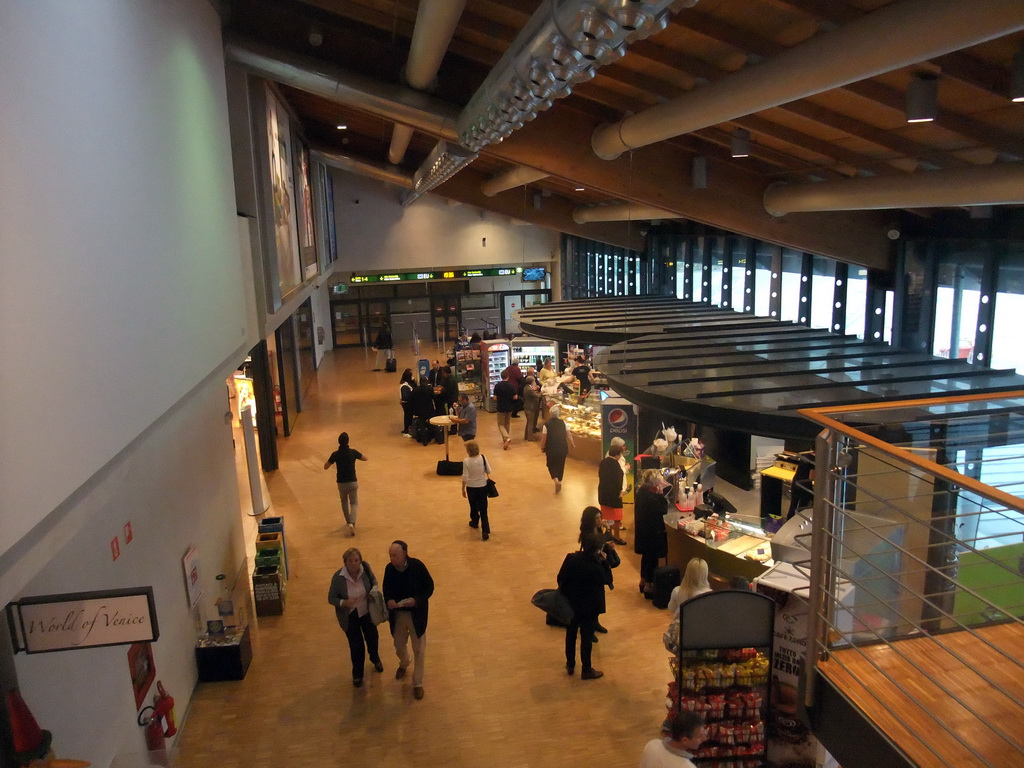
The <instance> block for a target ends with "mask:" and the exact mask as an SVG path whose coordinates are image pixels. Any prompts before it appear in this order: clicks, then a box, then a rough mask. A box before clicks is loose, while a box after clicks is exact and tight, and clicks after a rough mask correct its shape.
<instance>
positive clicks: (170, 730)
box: [153, 680, 178, 738]
mask: <svg viewBox="0 0 1024 768" xmlns="http://www.w3.org/2000/svg"><path fill="white" fill-rule="evenodd" d="M156 690H157V695H156V696H154V697H153V710H154V711H153V717H155V718H157V719H158V720H163V721H164V722H165V723H166V724H167V727H166V728H164V736H166V737H167V738H170V737H171V736H174V735H176V734H177V733H178V727H177V726H176V725H175V724H174V697H173V696H171V695H170V694H169V693H167V691H166V690H165V689H164V684H163V682H162V681H160V680H157V681H156Z"/></svg>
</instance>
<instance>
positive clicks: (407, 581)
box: [384, 541, 434, 699]
mask: <svg viewBox="0 0 1024 768" xmlns="http://www.w3.org/2000/svg"><path fill="white" fill-rule="evenodd" d="M388 557H390V558H391V562H390V563H388V564H387V566H386V567H385V568H384V600H385V604H386V605H387V607H388V611H389V612H390V613H389V615H388V621H389V622H390V624H391V635H392V637H393V638H394V640H395V653H396V654H398V670H397V671H396V672H395V679H396V680H401V679H402V678H403V677H405V670H406V668H407V667H408V666H409V663H410V659H409V641H410V640H412V652H413V656H414V659H415V664H414V666H413V670H412V693H413V696H415V697H416V698H417V699H422V698H423V664H424V659H425V656H426V652H427V638H426V631H427V608H428V604H429V600H430V596H431V595H432V594H434V580H433V579H432V578H431V577H430V571H428V570H427V566H425V565H424V564H423V563H422V562H421V561H419V560H417V559H416V558H414V557H409V545H408V544H406V543H405V542H404V541H394V542H392V544H391V546H390V547H389V548H388Z"/></svg>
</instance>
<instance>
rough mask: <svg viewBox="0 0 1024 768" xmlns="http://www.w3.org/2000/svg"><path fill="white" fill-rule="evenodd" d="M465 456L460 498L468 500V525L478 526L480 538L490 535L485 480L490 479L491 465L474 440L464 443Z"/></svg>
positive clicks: (484, 538) (486, 537)
mask: <svg viewBox="0 0 1024 768" xmlns="http://www.w3.org/2000/svg"><path fill="white" fill-rule="evenodd" d="M466 454H467V455H466V458H465V460H463V462H462V498H464V499H468V500H469V527H470V528H477V527H479V528H480V533H481V538H482V539H483V540H484V541H487V539H489V538H490V537H491V524H490V522H489V521H488V519H487V481H488V480H490V479H491V465H490V462H488V461H487V457H486V456H482V455H481V454H480V445H479V443H477V442H476V440H470V441H469V442H467V443H466Z"/></svg>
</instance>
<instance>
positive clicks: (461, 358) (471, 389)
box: [455, 344, 484, 408]
mask: <svg viewBox="0 0 1024 768" xmlns="http://www.w3.org/2000/svg"><path fill="white" fill-rule="evenodd" d="M455 381H457V382H458V385H459V394H460V395H462V394H466V395H469V401H470V402H471V403H473V405H475V406H477V407H478V408H479V407H480V406H481V405H482V404H483V401H484V399H483V386H482V382H483V379H482V377H481V375H480V347H478V346H473V345H468V344H467V345H459V344H457V345H456V346H455Z"/></svg>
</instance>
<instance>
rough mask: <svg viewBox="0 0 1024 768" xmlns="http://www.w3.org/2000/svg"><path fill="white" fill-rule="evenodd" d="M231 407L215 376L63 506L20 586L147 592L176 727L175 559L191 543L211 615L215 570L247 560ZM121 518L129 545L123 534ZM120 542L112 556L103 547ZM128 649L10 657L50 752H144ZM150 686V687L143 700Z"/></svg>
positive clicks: (186, 631) (186, 665)
mask: <svg viewBox="0 0 1024 768" xmlns="http://www.w3.org/2000/svg"><path fill="white" fill-rule="evenodd" d="M227 409H228V400H227V394H226V389H225V385H224V381H223V379H220V378H219V377H214V378H212V379H211V380H209V381H208V382H207V383H205V384H203V385H201V386H200V387H199V389H198V390H197V391H196V392H195V393H194V394H192V395H190V396H189V397H187V398H186V399H185V400H184V401H183V402H182V403H180V404H179V405H178V406H177V407H175V408H174V409H173V410H172V411H171V412H170V413H169V414H168V415H167V416H165V417H164V418H163V419H161V420H160V421H159V422H158V423H157V424H156V425H154V426H153V427H152V428H151V429H149V430H147V432H146V433H145V434H144V435H143V436H142V437H141V438H140V439H139V440H138V441H136V443H135V444H133V445H132V446H130V448H129V449H128V450H127V451H125V452H124V453H123V454H122V455H121V456H119V457H118V458H117V459H116V460H115V461H114V462H113V463H112V464H111V465H110V466H109V467H107V468H106V469H105V470H104V471H103V472H102V473H100V475H99V476H97V477H94V478H92V479H91V481H90V484H89V487H88V489H87V490H84V491H83V492H81V493H79V494H76V495H75V497H74V498H73V499H72V501H71V502H70V504H69V506H70V509H69V510H67V512H68V514H67V516H66V517H65V520H66V522H65V524H64V526H63V527H64V529H65V530H64V533H65V534H67V535H62V536H60V541H61V543H60V544H59V545H58V546H54V547H52V548H51V549H49V551H48V552H47V559H48V561H47V562H46V564H45V566H44V567H43V568H42V569H41V570H40V571H39V572H38V573H37V574H36V576H35V577H34V578H32V579H31V580H30V581H29V582H28V583H27V584H26V585H25V587H24V590H23V594H25V595H45V594H53V593H63V592H76V591H81V590H87V591H88V590H99V589H118V588H123V587H139V586H152V587H153V589H154V600H155V603H156V610H157V618H158V622H159V629H160V638H159V640H158V641H157V642H156V643H154V644H153V655H154V661H155V665H156V676H157V678H158V679H160V680H162V681H163V683H164V686H165V687H166V689H167V691H168V692H169V693H170V694H171V695H172V696H174V698H175V702H176V710H177V717H178V721H179V725H180V723H181V720H182V716H183V715H184V713H185V711H186V708H187V706H188V700H189V698H190V697H191V694H192V689H193V688H194V686H195V682H196V668H195V659H194V655H193V654H194V650H193V649H194V648H195V630H194V628H193V622H192V616H191V612H190V609H189V603H188V597H187V595H186V591H185V580H184V574H183V570H182V563H181V559H182V557H183V556H184V554H185V552H186V551H187V550H188V548H189V547H190V546H192V545H195V547H196V549H197V552H198V554H199V562H200V568H201V574H202V578H203V584H204V587H205V597H204V602H203V603H202V605H203V607H204V608H210V607H211V605H212V600H213V599H215V597H216V595H217V586H216V581H215V577H216V575H217V574H218V573H226V574H229V576H233V575H234V574H235V573H236V572H237V571H238V569H239V567H240V566H241V565H242V561H243V560H244V558H245V542H244V539H243V535H242V528H241V524H240V518H239V514H240V513H239V500H238V487H237V481H236V480H235V469H234V467H235V464H234V453H233V449H232V444H231V426H230V424H229V423H227V422H226V421H225V418H224V414H225V412H226V411H227ZM71 521H73V524H72V522H71ZM127 522H131V524H132V533H133V540H132V542H131V543H130V544H126V543H125V540H124V536H123V535H122V531H123V526H124V524H125V523H127ZM118 535H120V547H121V554H120V556H119V557H118V559H117V560H116V561H115V560H113V559H112V557H111V555H110V540H111V539H112V538H114V537H115V536H118ZM127 651H128V648H127V646H123V645H121V646H111V647H108V648H92V649H86V650H78V651H63V652H59V653H46V654H34V655H31V656H28V655H25V654H19V655H18V656H17V657H16V659H15V666H16V670H17V675H18V682H19V684H20V686H21V691H22V694H23V695H24V697H25V700H26V702H27V703H28V705H29V707H30V709H31V710H32V713H33V714H34V715H35V717H36V720H38V721H39V723H40V725H41V727H43V728H47V729H49V730H51V731H53V733H54V748H55V750H56V752H57V754H58V755H63V756H68V755H73V756H75V757H80V758H84V759H87V760H90V761H91V762H92V764H93V765H95V766H106V765H110V763H111V761H112V760H113V758H114V756H115V755H116V754H117V753H120V752H128V753H138V752H143V751H144V750H145V740H144V738H143V729H142V728H140V727H138V726H137V725H136V724H135V717H136V709H135V699H134V697H133V693H132V686H131V680H130V678H129V674H128V660H127ZM155 691H156V688H155V685H154V688H153V691H152V692H151V694H150V696H149V697H148V698H149V701H148V702H147V703H149V704H152V693H155Z"/></svg>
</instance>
